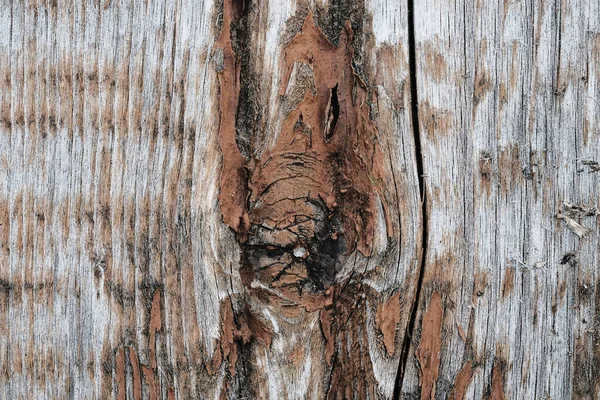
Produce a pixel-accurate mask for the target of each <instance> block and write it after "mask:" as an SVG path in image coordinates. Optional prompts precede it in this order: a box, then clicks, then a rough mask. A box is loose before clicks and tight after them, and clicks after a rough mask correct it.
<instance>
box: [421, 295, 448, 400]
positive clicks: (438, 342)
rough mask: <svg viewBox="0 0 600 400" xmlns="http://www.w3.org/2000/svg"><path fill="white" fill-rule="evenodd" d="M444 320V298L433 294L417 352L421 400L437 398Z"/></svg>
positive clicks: (424, 319)
mask: <svg viewBox="0 0 600 400" xmlns="http://www.w3.org/2000/svg"><path fill="white" fill-rule="evenodd" d="M443 318H444V310H443V309H442V298H441V296H440V293H438V292H433V294H432V295H431V302H430V304H429V308H428V309H427V312H426V313H425V316H424V317H423V325H422V328H421V341H420V343H419V347H418V348H417V352H416V356H417V360H418V361H419V366H420V374H419V375H420V376H419V381H420V386H421V400H429V399H434V398H435V388H436V383H437V378H438V374H439V368H440V362H441V358H440V351H441V347H442V322H443Z"/></svg>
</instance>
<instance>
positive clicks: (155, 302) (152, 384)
mask: <svg viewBox="0 0 600 400" xmlns="http://www.w3.org/2000/svg"><path fill="white" fill-rule="evenodd" d="M161 327H162V321H161V312H160V289H156V290H155V292H154V296H153V298H152V308H151V309H150V324H149V328H148V329H149V338H148V358H149V361H150V365H149V366H148V365H142V371H143V373H144V379H145V380H146V384H147V385H148V392H149V397H150V399H151V400H153V399H157V398H158V396H159V392H158V386H157V383H156V378H157V373H158V370H157V362H156V332H158V331H160V330H161Z"/></svg>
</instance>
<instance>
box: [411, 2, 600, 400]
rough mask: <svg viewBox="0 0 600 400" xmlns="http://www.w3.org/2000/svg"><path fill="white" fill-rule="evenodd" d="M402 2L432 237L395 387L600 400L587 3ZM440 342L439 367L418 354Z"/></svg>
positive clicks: (596, 25) (592, 68)
mask: <svg viewBox="0 0 600 400" xmlns="http://www.w3.org/2000/svg"><path fill="white" fill-rule="evenodd" d="M414 7H415V14H414V18H415V25H414V28H415V42H416V61H417V68H416V73H417V76H416V78H417V82H418V86H417V92H418V98H417V100H418V107H419V125H420V131H419V135H420V138H421V144H422V156H423V165H424V177H425V187H426V199H427V233H428V234H427V239H426V243H427V244H426V263H425V271H424V278H423V286H422V292H421V296H420V301H419V304H418V310H419V314H418V317H417V324H416V327H415V328H416V329H415V334H414V335H413V341H412V343H411V352H410V358H409V360H408V364H407V372H406V375H405V377H404V381H403V387H402V393H403V394H402V396H403V397H404V398H421V399H424V398H426V399H429V398H432V399H433V398H436V399H438V398H447V397H448V396H450V398H465V399H479V398H494V399H498V398H507V399H508V398H510V399H546V398H547V399H550V398H551V399H569V398H576V399H593V398H598V396H600V384H599V382H600V381H599V376H600V375H599V374H598V372H599V369H598V368H599V365H598V359H599V358H598V356H599V354H600V353H599V348H598V332H599V329H600V325H599V323H600V321H599V319H598V315H599V314H598V312H599V309H598V307H599V306H598V299H599V297H598V294H599V293H600V292H599V289H600V286H599V284H598V282H599V280H598V279H599V278H598V267H599V265H598V254H599V252H598V250H599V242H598V239H599V236H598V219H597V213H596V212H595V211H594V210H595V209H596V207H598V172H594V171H595V169H594V167H595V166H596V164H595V163H594V162H597V161H598V160H599V158H600V154H599V150H600V149H599V143H600V142H599V134H600V131H599V128H598V118H599V115H600V114H599V112H600V102H598V98H599V97H598V96H599V94H600V93H599V90H600V88H599V86H598V83H599V82H600V76H599V75H598V71H599V67H600V58H599V55H600V47H599V43H600V42H599V40H600V9H599V3H598V2H597V1H595V0H592V1H582V2H564V1H563V2H560V1H559V2H547V1H524V2H516V1H505V2H504V3H502V2H494V1H478V2H468V1H464V2H463V1H437V0H428V1H422V2H421V1H416V2H415V3H414ZM568 204H572V205H577V206H582V207H583V206H584V205H585V206H586V207H591V208H592V209H593V210H592V211H590V212H589V214H590V215H589V216H584V217H582V218H578V217H577V216H576V214H578V211H577V210H571V211H568V210H566V208H569V205H568ZM577 224H580V225H581V226H578V225H577ZM581 227H583V229H582V228H581ZM577 232H579V235H581V234H585V236H584V237H581V238H580V237H579V236H578V234H576V233H577ZM569 253H572V256H569V255H568V254H569ZM434 293H439V294H441V301H440V303H441V305H442V310H443V319H441V320H439V319H432V320H431V321H433V322H431V321H430V322H428V323H425V322H422V318H423V316H424V315H426V312H427V310H431V313H430V314H429V315H430V316H433V315H435V313H436V312H438V311H439V309H438V308H437V303H436V300H435V296H434ZM432 299H433V300H432ZM440 321H441V322H442V327H441V331H437V332H436V330H435V329H432V326H434V325H435V324H436V323H438V322H440ZM425 330H427V331H428V332H429V333H428V334H427V335H423V332H424V331H425ZM432 332H433V333H432ZM423 337H425V338H426V339H428V340H429V342H428V343H429V345H427V344H425V345H423V343H422V338H423ZM436 342H437V343H439V348H440V349H441V350H440V352H439V368H438V366H437V364H436V362H434V361H435V359H436V358H437V357H436V356H438V354H437V352H435V353H431V354H430V355H431V357H432V359H433V360H434V361H430V362H427V360H426V359H425V358H424V357H422V359H419V357H418V356H415V354H417V355H418V351H419V350H421V354H424V353H423V349H426V348H434V349H435V348H436V347H435V343H436ZM431 343H433V345H432V344H431ZM428 346H429V347H428ZM461 369H462V375H461V376H459V371H461ZM469 371H471V372H469ZM470 375H472V377H470ZM424 377H425V378H426V379H425V381H426V380H427V379H428V380H429V382H433V384H434V385H433V386H432V385H431V384H429V385H428V386H427V387H426V388H423V385H422V383H423V382H424ZM457 382H460V383H461V385H462V386H461V388H457V387H456V384H457ZM461 395H464V397H461Z"/></svg>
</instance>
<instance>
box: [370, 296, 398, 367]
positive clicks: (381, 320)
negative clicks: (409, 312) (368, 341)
mask: <svg viewBox="0 0 600 400" xmlns="http://www.w3.org/2000/svg"><path fill="white" fill-rule="evenodd" d="M375 322H376V324H377V326H378V327H379V330H380V331H381V333H382V334H383V343H384V345H385V349H386V350H387V353H388V355H390V356H392V355H394V353H395V350H396V344H395V342H396V327H397V326H398V324H399V323H400V293H396V294H395V295H393V296H391V297H390V298H389V299H388V300H387V301H386V302H384V303H382V304H380V305H379V307H378V308H377V314H376V316H375Z"/></svg>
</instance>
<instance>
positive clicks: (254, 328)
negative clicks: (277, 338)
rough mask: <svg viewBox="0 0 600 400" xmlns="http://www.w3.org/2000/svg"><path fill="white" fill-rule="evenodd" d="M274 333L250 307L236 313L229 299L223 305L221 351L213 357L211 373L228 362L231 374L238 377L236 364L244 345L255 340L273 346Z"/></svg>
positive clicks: (210, 367) (266, 345)
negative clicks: (224, 362)
mask: <svg viewBox="0 0 600 400" xmlns="http://www.w3.org/2000/svg"><path fill="white" fill-rule="evenodd" d="M271 337H272V332H271V330H270V329H269V328H268V327H267V325H266V324H265V323H263V322H262V321H261V320H260V319H259V318H258V317H257V316H256V315H254V314H253V313H252V311H251V310H250V308H249V307H246V308H244V309H243V310H242V311H241V312H239V313H235V312H234V309H233V305H232V303H231V300H230V299H229V298H227V299H225V301H223V302H222V303H221V338H220V351H217V352H216V353H215V355H213V365H212V366H209V372H212V373H214V371H216V370H217V369H218V367H219V365H221V363H222V362H223V361H227V365H228V367H229V373H230V375H231V376H235V375H236V371H237V369H236V364H237V360H238V358H239V355H240V351H241V349H242V347H243V346H244V345H247V344H249V343H250V342H251V340H252V339H255V340H256V341H257V342H258V343H260V344H261V345H263V346H265V347H269V346H270V345H271Z"/></svg>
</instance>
